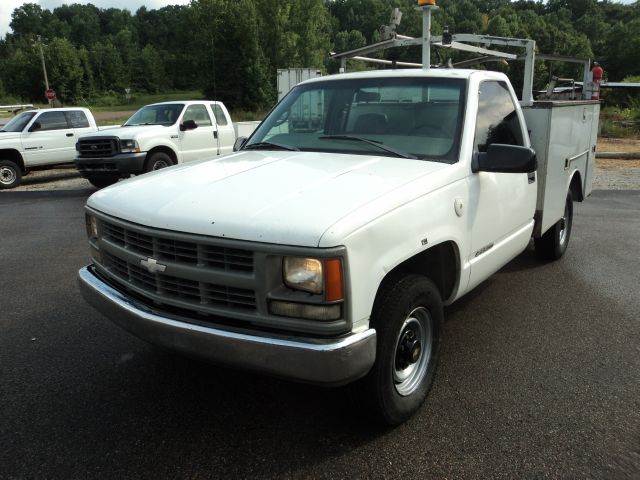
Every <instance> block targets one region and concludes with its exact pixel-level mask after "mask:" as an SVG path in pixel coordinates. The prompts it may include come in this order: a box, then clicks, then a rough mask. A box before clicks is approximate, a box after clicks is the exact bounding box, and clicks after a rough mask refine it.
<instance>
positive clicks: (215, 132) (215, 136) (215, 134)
mask: <svg viewBox="0 0 640 480" xmlns="http://www.w3.org/2000/svg"><path fill="white" fill-rule="evenodd" d="M213 138H216V139H217V138H218V131H217V130H214V131H213Z"/></svg>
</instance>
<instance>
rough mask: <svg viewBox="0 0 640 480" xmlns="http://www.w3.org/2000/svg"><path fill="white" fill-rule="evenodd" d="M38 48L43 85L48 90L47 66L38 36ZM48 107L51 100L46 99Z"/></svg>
mask: <svg viewBox="0 0 640 480" xmlns="http://www.w3.org/2000/svg"><path fill="white" fill-rule="evenodd" d="M38 47H40V61H41V62H42V71H43V72H44V85H45V88H46V89H47V90H49V78H48V77H47V66H46V65H45V63H44V52H43V51H42V41H41V40H40V35H38ZM47 101H48V102H49V106H50V107H51V100H49V99H47Z"/></svg>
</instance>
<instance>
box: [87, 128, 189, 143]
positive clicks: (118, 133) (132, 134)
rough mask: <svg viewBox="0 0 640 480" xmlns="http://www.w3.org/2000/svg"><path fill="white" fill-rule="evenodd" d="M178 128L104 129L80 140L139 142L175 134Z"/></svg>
mask: <svg viewBox="0 0 640 480" xmlns="http://www.w3.org/2000/svg"><path fill="white" fill-rule="evenodd" d="M176 131H177V126H175V125H171V126H169V127H163V126H162V125H138V126H135V127H133V126H132V127H114V128H112V127H102V128H101V129H100V130H99V131H97V132H91V133H87V134H85V135H82V136H81V137H80V138H87V137H91V138H95V137H118V138H126V139H127V140H137V139H139V138H142V137H157V136H159V135H162V134H163V133H166V134H168V135H169V134H175V133H176Z"/></svg>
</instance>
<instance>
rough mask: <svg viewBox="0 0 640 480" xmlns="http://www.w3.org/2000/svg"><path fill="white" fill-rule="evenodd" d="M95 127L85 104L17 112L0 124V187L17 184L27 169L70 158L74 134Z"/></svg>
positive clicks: (11, 186) (46, 166)
mask: <svg viewBox="0 0 640 480" xmlns="http://www.w3.org/2000/svg"><path fill="white" fill-rule="evenodd" d="M97 129H98V128H97V127H96V122H95V120H94V118H93V115H92V114H91V112H90V111H89V110H87V109H86V108H47V109H42V110H29V111H26V112H22V113H19V114H18V115H16V116H15V117H13V118H12V119H11V120H10V121H9V122H7V124H6V125H4V126H2V127H0V189H8V188H14V187H17V186H18V185H20V181H21V180H22V176H23V175H25V174H27V173H28V172H29V171H31V170H41V169H44V168H51V167H52V166H54V165H59V164H61V163H71V162H73V159H74V158H75V154H76V150H75V144H76V141H77V138H78V136H79V135H82V134H85V133H88V132H95V131H97Z"/></svg>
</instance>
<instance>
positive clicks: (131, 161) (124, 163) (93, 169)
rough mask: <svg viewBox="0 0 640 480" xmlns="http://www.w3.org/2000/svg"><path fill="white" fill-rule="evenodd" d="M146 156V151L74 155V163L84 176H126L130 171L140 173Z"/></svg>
mask: <svg viewBox="0 0 640 480" xmlns="http://www.w3.org/2000/svg"><path fill="white" fill-rule="evenodd" d="M146 157H147V153H146V152H140V153H120V154H118V155H114V156H112V157H102V158H85V157H76V159H75V161H74V163H75V165H76V168H77V169H78V171H79V172H80V175H82V176H83V177H85V178H86V177H96V176H98V175H105V176H120V177H126V176H129V175H130V174H132V173H133V174H137V173H142V172H143V171H144V161H145V158H146Z"/></svg>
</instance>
